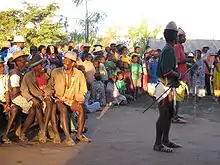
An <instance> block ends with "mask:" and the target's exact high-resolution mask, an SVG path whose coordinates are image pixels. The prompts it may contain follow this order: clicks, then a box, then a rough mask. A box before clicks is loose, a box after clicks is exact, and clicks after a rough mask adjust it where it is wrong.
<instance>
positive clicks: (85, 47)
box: [83, 44, 90, 53]
mask: <svg viewBox="0 0 220 165" xmlns="http://www.w3.org/2000/svg"><path fill="white" fill-rule="evenodd" d="M89 50H90V45H89V44H84V45H83V52H84V53H89Z"/></svg>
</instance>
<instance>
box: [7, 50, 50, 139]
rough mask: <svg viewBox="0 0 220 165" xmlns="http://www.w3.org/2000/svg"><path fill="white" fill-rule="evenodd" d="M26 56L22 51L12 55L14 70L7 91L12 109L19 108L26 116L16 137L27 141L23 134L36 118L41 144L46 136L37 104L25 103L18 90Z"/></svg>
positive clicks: (34, 100)
mask: <svg viewBox="0 0 220 165" xmlns="http://www.w3.org/2000/svg"><path fill="white" fill-rule="evenodd" d="M27 56H28V55H25V54H24V52H22V51H17V52H14V53H13V60H12V62H14V70H13V71H12V72H11V74H10V83H9V89H10V90H9V91H10V98H11V100H12V103H13V105H12V107H14V106H15V107H16V108H17V107H19V108H21V109H22V112H23V113H25V114H27V115H28V116H27V118H26V119H25V122H24V125H23V128H22V130H21V132H20V133H19V134H18V133H17V135H18V136H19V139H20V140H21V141H25V140H27V138H26V136H25V132H26V131H27V129H28V128H29V127H30V125H31V124H32V122H33V121H34V119H35V116H36V117H37V121H38V123H39V125H40V132H39V139H41V142H45V141H46V136H45V134H43V132H45V131H44V125H43V121H42V114H41V113H39V102H38V101H37V100H36V99H35V98H32V99H31V100H29V101H27V100H26V98H24V97H23V96H22V95H21V90H20V88H21V82H22V79H23V76H24V70H25V68H26V66H27Z"/></svg>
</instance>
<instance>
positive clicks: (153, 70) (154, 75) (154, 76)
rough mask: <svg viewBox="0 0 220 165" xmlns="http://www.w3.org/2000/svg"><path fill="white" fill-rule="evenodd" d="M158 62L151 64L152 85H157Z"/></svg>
mask: <svg viewBox="0 0 220 165" xmlns="http://www.w3.org/2000/svg"><path fill="white" fill-rule="evenodd" d="M157 66H158V62H157V61H152V62H150V69H151V74H152V75H151V83H154V84H155V83H157Z"/></svg>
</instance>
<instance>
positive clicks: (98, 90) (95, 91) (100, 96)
mask: <svg viewBox="0 0 220 165" xmlns="http://www.w3.org/2000/svg"><path fill="white" fill-rule="evenodd" d="M95 79H96V80H95V81H94V82H93V83H92V85H91V101H92V103H94V102H99V103H100V105H101V106H102V107H104V106H105V105H106V96H105V86H104V84H103V82H102V81H101V76H100V75H99V74H95Z"/></svg>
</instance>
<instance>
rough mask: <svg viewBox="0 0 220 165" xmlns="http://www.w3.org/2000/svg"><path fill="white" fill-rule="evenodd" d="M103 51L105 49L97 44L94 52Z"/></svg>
mask: <svg viewBox="0 0 220 165" xmlns="http://www.w3.org/2000/svg"><path fill="white" fill-rule="evenodd" d="M102 51H103V49H102V47H101V46H96V47H95V49H94V51H93V53H96V52H102Z"/></svg>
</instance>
